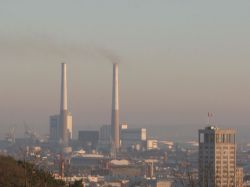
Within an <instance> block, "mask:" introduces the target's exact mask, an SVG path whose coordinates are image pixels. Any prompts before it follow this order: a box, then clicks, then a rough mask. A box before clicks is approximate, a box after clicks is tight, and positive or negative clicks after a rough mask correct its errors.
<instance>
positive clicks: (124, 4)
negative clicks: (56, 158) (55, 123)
mask: <svg viewBox="0 0 250 187" xmlns="http://www.w3.org/2000/svg"><path fill="white" fill-rule="evenodd" d="M249 8H250V2H249V1H240V2H238V1H237V2H236V1H209V2H198V1H186V2H181V1H154V2H153V1H145V0H137V1H132V0H131V1H115V0H110V1H103V2H99V1H75V2H74V3H72V2H69V1H48V0H44V1H41V2H34V1H22V2H19V1H16V3H13V2H12V3H11V2H9V1H2V2H0V22H1V24H0V56H1V68H0V85H1V94H0V95H1V97H0V103H1V105H0V119H1V126H0V131H1V134H0V136H1V137H4V134H5V132H7V131H8V130H9V128H11V127H13V126H16V131H17V135H19V136H22V135H23V132H24V130H23V128H24V124H26V125H28V126H29V127H30V128H32V129H35V130H36V131H38V132H39V133H40V134H41V135H45V134H48V131H49V116H50V115H51V114H54V113H57V112H59V103H60V69H59V68H60V64H61V62H66V63H67V65H68V96H69V97H68V99H69V109H70V111H71V112H72V114H73V117H74V118H73V123H74V129H73V130H74V132H75V134H76V132H77V131H78V130H79V129H95V128H97V127H100V126H101V125H103V124H110V117H111V87H112V63H113V62H117V63H119V68H120V78H119V79H120V120H121V121H127V122H128V124H129V126H133V127H147V128H148V129H149V131H150V133H151V136H153V137H154V136H160V137H164V138H165V139H179V140H181V139H188V140H192V139H194V140H196V139H197V129H198V128H203V127H205V126H206V125H207V112H212V113H214V117H213V122H214V123H215V124H218V125H219V126H220V127H227V128H234V129H236V130H238V138H239V139H240V140H241V141H245V140H249V137H246V135H248V134H249V133H248V132H249V130H250V128H249V126H250V118H249V113H250V99H249V96H250V74H249V69H250V63H249V60H250V57H249V50H250V39H249V33H250V26H249V21H250V13H249Z"/></svg>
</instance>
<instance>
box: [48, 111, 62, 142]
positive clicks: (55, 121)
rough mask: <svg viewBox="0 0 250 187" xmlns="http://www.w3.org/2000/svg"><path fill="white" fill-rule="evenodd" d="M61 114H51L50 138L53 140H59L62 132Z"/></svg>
mask: <svg viewBox="0 0 250 187" xmlns="http://www.w3.org/2000/svg"><path fill="white" fill-rule="evenodd" d="M59 119H60V116H59V115H54V116H50V118H49V124H50V134H49V139H50V141H52V142H58V141H59V137H60V133H59Z"/></svg>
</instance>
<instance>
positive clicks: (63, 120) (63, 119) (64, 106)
mask: <svg viewBox="0 0 250 187" xmlns="http://www.w3.org/2000/svg"><path fill="white" fill-rule="evenodd" d="M67 99H68V98H67V66H66V64H65V63H62V79H61V105H60V131H61V137H60V141H61V143H62V145H64V146H67V145H68V141H69V140H68V138H69V137H68V130H67V114H68V100H67Z"/></svg>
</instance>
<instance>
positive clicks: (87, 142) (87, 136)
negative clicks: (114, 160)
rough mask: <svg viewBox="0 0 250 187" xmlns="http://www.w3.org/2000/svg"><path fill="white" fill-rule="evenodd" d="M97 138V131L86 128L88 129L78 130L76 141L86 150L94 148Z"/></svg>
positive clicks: (95, 147)
mask: <svg viewBox="0 0 250 187" xmlns="http://www.w3.org/2000/svg"><path fill="white" fill-rule="evenodd" d="M98 140H99V131H90V130H88V131H79V132H78V141H79V143H80V145H81V146H82V147H83V148H84V150H86V151H92V150H96V149H97V144H98Z"/></svg>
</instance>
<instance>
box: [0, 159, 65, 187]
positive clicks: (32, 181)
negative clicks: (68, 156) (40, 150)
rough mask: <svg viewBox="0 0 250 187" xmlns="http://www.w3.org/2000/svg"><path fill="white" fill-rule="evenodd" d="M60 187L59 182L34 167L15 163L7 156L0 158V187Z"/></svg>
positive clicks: (61, 182)
mask: <svg viewBox="0 0 250 187" xmlns="http://www.w3.org/2000/svg"><path fill="white" fill-rule="evenodd" d="M22 186H23V187H62V186H65V184H64V182H63V181H61V180H55V179H54V178H53V176H52V175H51V174H50V173H48V172H45V171H43V170H38V169H36V168H35V167H34V165H32V164H30V163H26V162H23V161H16V160H14V159H13V158H12V157H9V156H0V187H22Z"/></svg>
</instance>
